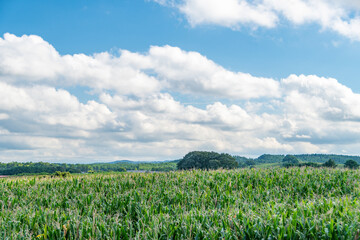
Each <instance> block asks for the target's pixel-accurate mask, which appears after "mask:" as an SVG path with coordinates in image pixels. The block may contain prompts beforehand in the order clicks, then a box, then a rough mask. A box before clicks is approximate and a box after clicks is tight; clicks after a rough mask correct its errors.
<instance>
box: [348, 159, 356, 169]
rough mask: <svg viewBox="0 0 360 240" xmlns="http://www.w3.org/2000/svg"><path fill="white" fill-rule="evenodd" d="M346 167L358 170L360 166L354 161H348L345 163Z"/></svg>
mask: <svg viewBox="0 0 360 240" xmlns="http://www.w3.org/2000/svg"><path fill="white" fill-rule="evenodd" d="M345 167H347V168H350V169H357V168H358V167H359V164H358V163H357V162H355V161H354V160H347V161H346V162H345Z"/></svg>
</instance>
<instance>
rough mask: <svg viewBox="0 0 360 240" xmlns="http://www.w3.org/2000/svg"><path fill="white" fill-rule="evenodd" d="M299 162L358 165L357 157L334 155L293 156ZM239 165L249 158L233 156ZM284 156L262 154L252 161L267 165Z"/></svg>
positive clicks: (358, 159) (280, 159)
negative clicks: (329, 161)
mask: <svg viewBox="0 0 360 240" xmlns="http://www.w3.org/2000/svg"><path fill="white" fill-rule="evenodd" d="M294 156H295V157H296V158H297V159H298V160H299V161H301V162H313V163H325V162H326V161H328V160H329V159H332V160H334V161H335V162H336V163H338V164H344V163H345V162H346V161H347V160H348V159H353V160H355V161H356V162H357V163H360V157H359V156H346V155H335V154H298V155H294ZM234 157H235V159H236V160H237V161H238V162H239V164H240V165H242V163H244V162H245V161H246V160H248V159H249V158H245V157H240V156H234ZM284 157H285V156H284V155H272V154H263V155H261V156H260V157H258V158H256V159H254V161H255V163H256V165H259V164H267V163H279V162H282V160H283V158H284Z"/></svg>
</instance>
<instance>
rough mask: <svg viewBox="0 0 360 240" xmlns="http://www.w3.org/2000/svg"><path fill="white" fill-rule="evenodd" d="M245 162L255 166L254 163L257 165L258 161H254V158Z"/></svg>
mask: <svg viewBox="0 0 360 240" xmlns="http://www.w3.org/2000/svg"><path fill="white" fill-rule="evenodd" d="M245 164H246V165H247V166H254V165H256V162H255V161H254V159H249V160H246V161H245Z"/></svg>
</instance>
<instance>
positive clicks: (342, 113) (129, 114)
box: [0, 34, 360, 161]
mask: <svg viewBox="0 0 360 240" xmlns="http://www.w3.org/2000/svg"><path fill="white" fill-rule="evenodd" d="M18 43H19V44H18ZM20 43H21V44H20ZM33 49H36V51H33ZM0 50H1V51H0V96H1V98H0V135H1V139H0V160H1V161H5V160H6V161H9V160H11V159H14V158H16V159H17V160H53V161H61V160H64V159H72V160H74V161H75V160H76V161H81V160H80V159H85V161H86V160H87V161H89V160H93V161H101V160H115V159H125V158H126V159H173V158H178V157H181V156H183V155H184V154H186V153H187V152H188V151H191V150H195V149H199V150H214V151H222V152H229V153H233V154H245V155H257V154H262V153H265V152H266V153H288V152H291V153H300V152H301V153H313V152H318V153H323V152H335V153H342V152H343V151H346V152H348V153H355V152H356V151H357V149H358V148H359V146H360V137H359V136H360V95H359V94H358V93H354V92H353V91H352V90H351V89H350V88H348V87H346V86H344V85H342V84H341V83H339V82H338V81H337V80H336V79H332V78H323V77H318V76H312V75H309V76H305V75H299V76H297V75H290V76H289V77H287V78H285V79H282V80H281V81H276V80H274V79H270V78H261V77H254V76H252V75H250V74H246V73H236V72H232V71H229V70H227V69H225V68H224V67H222V66H220V65H218V64H217V63H215V62H213V61H211V60H210V59H208V58H206V57H205V56H203V55H201V54H200V53H197V52H187V51H184V50H181V49H179V48H176V47H171V46H163V47H157V46H153V47H151V48H150V50H149V51H148V52H146V53H143V54H140V53H132V52H129V51H126V50H123V51H121V53H120V55H119V56H113V55H111V54H109V53H100V54H95V55H93V56H87V55H84V54H78V55H65V56H61V55H60V54H59V53H58V52H57V51H56V50H55V49H54V48H53V47H52V46H51V45H50V44H48V43H47V42H46V41H44V40H42V39H41V38H40V37H37V36H23V37H16V36H14V35H10V34H7V35H5V37H4V39H0ZM10 58H11V59H10ZM27 63H28V64H27ZM127 73H129V74H127ZM136 76H138V77H136ZM78 86H83V87H85V88H90V89H91V90H92V91H93V92H94V95H92V97H93V99H92V100H89V101H87V102H85V103H82V102H80V101H79V99H78V98H77V94H79V92H78V91H81V88H80V90H76V91H73V92H72V93H70V92H69V91H68V90H66V89H67V87H72V88H74V87H75V88H76V87H78ZM80 94H81V93H80ZM195 95H196V98H197V99H199V100H200V101H202V100H204V102H207V103H206V104H203V105H204V106H202V107H199V106H197V105H195V104H191V103H186V102H187V101H186V100H185V99H186V98H193V97H192V96H195ZM90 97H91V96H90ZM229 99H231V100H232V101H231V102H232V104H226V102H228V101H227V100H229Z"/></svg>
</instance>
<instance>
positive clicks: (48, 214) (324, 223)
mask: <svg viewBox="0 0 360 240" xmlns="http://www.w3.org/2000/svg"><path fill="white" fill-rule="evenodd" d="M359 184H360V172H359V171H349V170H343V169H337V170H336V169H335V170H334V169H310V168H308V169H307V168H294V169H284V168H278V169H251V170H249V169H243V170H233V171H223V170H220V171H208V172H207V171H189V172H168V173H117V174H88V175H76V176H71V177H68V178H51V177H49V176H46V177H45V176H44V177H17V178H6V179H0V239H357V238H358V230H359V229H360V221H359V220H360V219H359V218H360V200H359V196H360V186H359Z"/></svg>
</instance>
